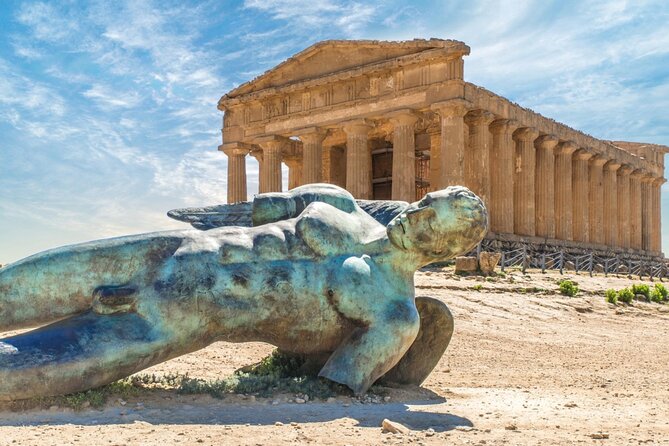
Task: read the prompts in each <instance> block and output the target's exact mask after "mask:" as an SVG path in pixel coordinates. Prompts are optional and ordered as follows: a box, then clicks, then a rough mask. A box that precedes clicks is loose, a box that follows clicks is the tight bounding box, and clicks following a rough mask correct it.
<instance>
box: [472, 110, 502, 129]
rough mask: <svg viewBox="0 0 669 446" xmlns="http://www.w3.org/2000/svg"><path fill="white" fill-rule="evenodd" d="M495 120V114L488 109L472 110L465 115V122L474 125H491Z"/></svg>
mask: <svg viewBox="0 0 669 446" xmlns="http://www.w3.org/2000/svg"><path fill="white" fill-rule="evenodd" d="M494 120H495V114H494V113H491V112H489V111H487V110H471V111H469V112H468V113H467V114H466V115H465V123H466V124H467V125H469V126H472V125H490V123H491V122H493V121H494Z"/></svg>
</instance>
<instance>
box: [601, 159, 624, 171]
mask: <svg viewBox="0 0 669 446" xmlns="http://www.w3.org/2000/svg"><path fill="white" fill-rule="evenodd" d="M620 166H622V164H620V163H619V162H618V161H616V160H609V161H608V162H607V163H606V164H604V170H610V171H612V172H615V171H616V170H618V169H619V168H620Z"/></svg>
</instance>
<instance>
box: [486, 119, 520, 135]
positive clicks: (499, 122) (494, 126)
mask: <svg viewBox="0 0 669 446" xmlns="http://www.w3.org/2000/svg"><path fill="white" fill-rule="evenodd" d="M519 125H520V124H519V123H518V121H516V120H515V119H496V120H494V121H493V122H492V123H491V124H490V131H491V132H493V133H505V132H508V133H513V132H514V131H515V130H516V129H517V128H518V127H519Z"/></svg>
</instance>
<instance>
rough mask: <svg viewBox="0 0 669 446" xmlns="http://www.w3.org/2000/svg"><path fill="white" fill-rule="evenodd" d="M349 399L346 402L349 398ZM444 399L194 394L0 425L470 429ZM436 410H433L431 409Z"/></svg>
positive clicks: (37, 415)
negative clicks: (237, 398)
mask: <svg viewBox="0 0 669 446" xmlns="http://www.w3.org/2000/svg"><path fill="white" fill-rule="evenodd" d="M349 401H350V402H349ZM445 401H446V400H445V399H444V398H442V397H437V398H434V397H431V396H430V397H428V398H425V399H418V400H411V401H398V402H389V403H382V404H373V403H360V402H358V401H356V400H345V401H341V400H337V401H336V402H333V403H327V402H321V401H316V402H311V401H310V402H308V403H306V404H296V403H280V404H276V405H274V404H272V403H271V400H266V401H265V400H259V401H258V402H252V403H247V402H241V403H239V402H237V403H231V402H226V401H225V400H216V399H211V398H209V397H199V396H198V397H196V398H194V400H192V401H189V402H188V403H185V402H183V401H173V402H171V403H170V404H169V405H167V406H166V404H165V403H164V402H160V403H157V404H156V406H155V407H154V406H153V404H152V403H150V402H149V403H148V404H147V407H145V408H143V409H141V410H140V409H139V408H137V407H136V406H134V405H133V404H134V403H132V402H128V403H127V405H126V406H117V405H109V406H107V407H105V408H104V409H102V410H94V409H87V410H84V411H80V412H73V411H69V410H66V411H63V410H55V411H54V410H40V411H27V412H5V413H2V414H0V426H3V427H4V426H44V425H51V426H53V425H64V424H77V425H85V426H92V425H122V424H132V423H135V422H146V423H150V424H153V425H161V424H178V425H187V424H207V425H236V424H238V425H246V424H250V425H258V426H268V425H274V424H275V423H276V422H281V423H284V424H289V423H292V422H296V423H300V424H308V423H321V422H328V421H333V420H337V419H342V418H351V419H353V420H356V421H357V424H356V425H357V426H360V427H380V426H381V422H382V421H383V419H384V418H388V419H390V420H392V421H395V422H398V423H402V424H404V425H405V426H407V427H409V428H411V429H415V430H425V429H428V428H432V429H434V430H435V431H436V432H445V431H449V430H452V429H455V428H456V427H459V426H468V427H473V424H472V422H471V421H470V420H469V419H467V418H464V417H461V416H458V415H453V414H450V413H446V412H441V411H440V410H438V408H437V407H435V406H438V405H440V404H443V403H444V402H445ZM434 409H437V410H434Z"/></svg>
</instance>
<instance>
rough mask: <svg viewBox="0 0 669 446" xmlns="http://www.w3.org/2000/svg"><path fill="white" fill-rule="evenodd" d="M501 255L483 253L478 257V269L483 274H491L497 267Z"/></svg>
mask: <svg viewBox="0 0 669 446" xmlns="http://www.w3.org/2000/svg"><path fill="white" fill-rule="evenodd" d="M501 258H502V254H501V253H499V252H486V251H483V252H481V254H480V255H479V268H480V269H481V272H482V273H483V274H486V275H487V274H492V273H493V272H494V271H495V268H496V267H497V264H498V263H499V261H500V259H501Z"/></svg>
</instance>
